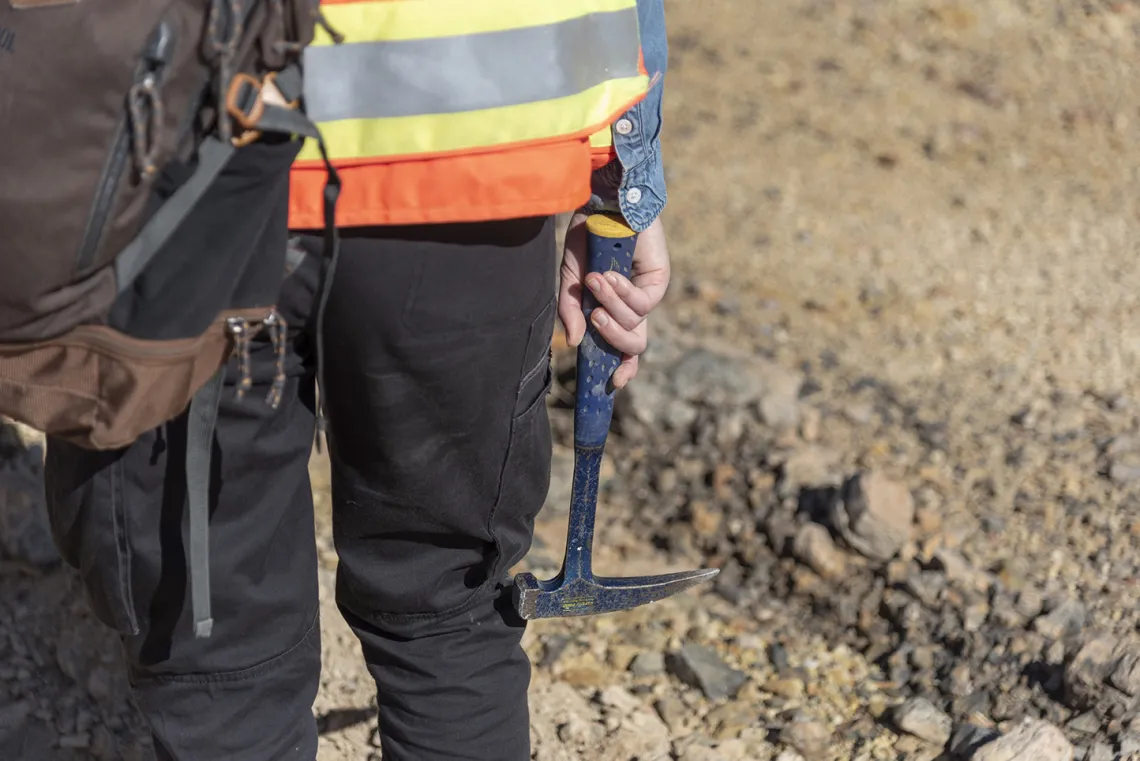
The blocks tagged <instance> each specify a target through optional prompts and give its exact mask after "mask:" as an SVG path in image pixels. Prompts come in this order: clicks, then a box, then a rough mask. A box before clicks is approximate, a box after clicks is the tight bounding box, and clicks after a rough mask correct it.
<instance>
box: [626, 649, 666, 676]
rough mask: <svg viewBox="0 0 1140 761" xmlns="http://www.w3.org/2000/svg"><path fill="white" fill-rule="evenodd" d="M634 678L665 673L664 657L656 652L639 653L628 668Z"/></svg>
mask: <svg viewBox="0 0 1140 761" xmlns="http://www.w3.org/2000/svg"><path fill="white" fill-rule="evenodd" d="M629 670H630V672H632V673H633V675H634V676H635V677H638V678H639V679H640V678H643V677H647V676H657V675H658V674H661V673H664V671H665V656H664V655H663V654H662V653H658V652H648V653H640V654H639V655H638V656H637V657H635V658H634V659H633V663H632V664H630V667H629Z"/></svg>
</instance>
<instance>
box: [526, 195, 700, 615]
mask: <svg viewBox="0 0 1140 761" xmlns="http://www.w3.org/2000/svg"><path fill="white" fill-rule="evenodd" d="M636 244H637V233H635V232H634V231H633V230H632V229H630V227H629V226H628V225H627V224H626V223H625V221H624V220H623V219H622V218H621V217H620V216H617V215H610V214H593V215H591V216H590V217H589V218H588V219H587V220H586V249H587V267H586V273H584V274H583V278H582V279H583V281H584V280H585V275H586V274H589V273H591V272H599V273H600V272H611V271H612V272H619V273H621V274H622V275H624V276H626V277H630V276H631V275H630V273H631V272H632V269H633V251H634V247H635V246H636ZM582 292H583V311H584V312H585V315H586V334H585V336H583V338H582V342H581V343H580V344H579V345H578V366H577V384H576V386H577V387H576V389H575V393H574V481H573V486H572V491H571V496H570V518H569V525H568V527H567V533H566V556H565V558H564V559H563V561H562V570H561V571H560V572H559V574H558V575H557V576H555V577H554V578H553V579H550V580H548V581H540V580H539V579H537V578H536V577H535V576H534V575H533V574H530V573H520V574H518V575H517V576H515V588H514V602H515V608H516V610H517V611H518V613H519V615H520V616H522V617H523V618H525V619H535V618H563V617H570V616H589V615H595V614H598V613H611V612H614V611H619V610H629V609H630V608H636V607H638V606H639V605H645V604H646V603H651V602H656V601H658V600H663V599H664V598H666V597H669V596H670V595H675V594H677V593H678V592H683V591H684V590H686V589H689V588H690V587H693V586H696V585H697V584H699V583H701V582H702V581H706V580H708V579H711V578H713V577H714V576H716V575H717V573H719V569H715V568H713V569H703V570H699V571H683V572H681V573H671V574H665V575H662V576H631V577H626V578H603V577H595V576H594V573H593V569H592V563H591V559H592V555H593V543H594V518H595V514H596V512H597V507H598V477H599V474H600V472H601V467H602V454H603V453H604V451H605V448H606V438H607V437H608V436H609V430H610V422H611V421H612V419H613V411H614V393H615V389H614V388H613V384H612V383H611V377H612V376H613V373H614V370H616V369H617V368H618V365H619V364H620V363H621V352H619V351H617V350H616V349H614V348H613V347H612V346H610V345H609V343H607V342H606V340H605V339H604V338H602V337H601V335H599V334H598V332H597V329H596V328H594V326H593V323H591V322H590V315H591V313H592V312H593V310H594V309H595V308H596V307H597V306H598V302H597V300H596V299H595V298H594V296H593V294H592V293H590V291H589V289H588V288H585V287H583V289H582Z"/></svg>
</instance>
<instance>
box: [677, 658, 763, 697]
mask: <svg viewBox="0 0 1140 761" xmlns="http://www.w3.org/2000/svg"><path fill="white" fill-rule="evenodd" d="M666 664H667V666H668V668H669V670H670V671H671V672H672V673H673V675H674V676H676V677H677V678H679V679H680V680H681V681H683V682H685V683H686V684H689V685H691V686H693V687H699V688H700V690H701V692H703V693H704V695H705V697H706V698H708V699H709V700H721V699H723V698H728V697H732V696H734V695H736V693H737V692H739V691H740V688H741V687H743V686H744V683H745V682H746V681H747V680H748V677H747V675H746V674H744V673H743V672H741V671H737V670H736V669H733V668H731V667H730V666H728V664H726V663H725V662H724V661H723V660H721V657H720V656H719V655H717V653H716V651H715V650H713V649H712V648H708V647H705V646H703V645H696V644H687V645H684V646H683V647H682V648H681V649H680V651H678V652H676V653H673V654H671V655H670V656H669V657H668V658H667V659H666Z"/></svg>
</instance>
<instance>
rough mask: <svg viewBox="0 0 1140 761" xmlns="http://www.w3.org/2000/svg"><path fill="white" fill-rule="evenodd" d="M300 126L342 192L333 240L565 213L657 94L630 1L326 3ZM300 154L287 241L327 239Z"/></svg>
mask: <svg viewBox="0 0 1140 761" xmlns="http://www.w3.org/2000/svg"><path fill="white" fill-rule="evenodd" d="M321 9H322V11H323V14H324V17H325V19H326V20H327V22H328V26H329V27H330V28H331V29H333V30H335V31H336V32H338V33H339V34H340V35H342V37H343V39H342V40H341V41H340V42H339V44H338V43H337V42H336V41H334V39H333V38H332V37H331V36H330V34H329V33H328V31H327V30H325V29H320V30H318V33H317V37H316V39H315V40H314V41H313V43H312V45H310V46H309V47H308V48H307V49H306V52H305V57H304V77H305V82H304V90H305V110H306V113H307V115H308V117H309V118H310V119H311V120H312V121H313V122H315V123H316V125H317V126H318V127H319V128H320V131H321V133H322V135H323V136H324V141H325V144H326V148H327V151H328V156H329V159H330V160H331V162H332V164H333V165H334V166H335V167H336V168H337V172H338V174H339V175H340V178H341V183H342V188H341V193H340V199H339V202H338V204H337V209H336V221H337V225H338V226H360V225H394V224H426V223H442V222H470V221H484V220H491V219H510V218H517V217H527V216H542V215H549V214H556V213H560V212H564V211H570V210H572V209H574V208H577V207H578V206H581V205H582V204H583V203H585V202H586V201H587V200H588V199H589V196H590V175H591V172H592V170H594V169H596V168H598V167H599V166H601V165H604V164H605V163H606V162H608V161H610V160H612V159H613V158H614V149H613V141H612V135H611V134H610V125H611V124H612V123H613V122H615V121H616V120H617V119H618V118H619V117H620V116H621V115H622V114H623V113H625V112H626V111H627V110H629V109H630V108H631V107H632V106H633V105H635V104H636V103H637V102H639V101H640V100H641V99H642V98H644V97H645V94H646V92H647V91H648V89H649V87H650V81H649V77H648V74H647V72H646V70H645V65H644V60H643V58H642V55H641V44H640V34H639V31H638V21H637V0H323V2H322V4H321ZM325 179H326V169H325V164H324V161H323V160H322V158H321V155H320V152H319V148H318V146H317V144H316V142H315V141H313V140H311V139H310V140H307V141H306V143H305V145H304V146H303V148H302V149H301V153H300V154H299V156H298V157H297V160H296V162H295V164H294V166H293V171H292V177H291V190H290V204H289V206H290V208H289V225H290V227H291V228H293V229H313V228H319V227H322V226H323V224H324V218H323V211H322V201H321V199H322V191H323V188H324V184H325Z"/></svg>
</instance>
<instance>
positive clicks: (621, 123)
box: [614, 119, 633, 135]
mask: <svg viewBox="0 0 1140 761" xmlns="http://www.w3.org/2000/svg"><path fill="white" fill-rule="evenodd" d="M614 128H615V129H616V130H617V131H618V134H619V135H628V134H629V133H630V132H633V122H631V121H630V120H629V119H619V120H618V123H617V124H615V125H614Z"/></svg>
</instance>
